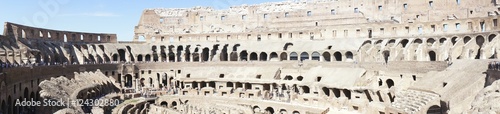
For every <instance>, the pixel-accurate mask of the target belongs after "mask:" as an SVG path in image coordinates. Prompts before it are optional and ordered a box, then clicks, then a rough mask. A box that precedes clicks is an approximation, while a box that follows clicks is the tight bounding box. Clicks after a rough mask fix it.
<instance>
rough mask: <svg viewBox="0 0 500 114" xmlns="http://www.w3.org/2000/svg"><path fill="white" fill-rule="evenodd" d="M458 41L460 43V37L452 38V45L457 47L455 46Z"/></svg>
mask: <svg viewBox="0 0 500 114" xmlns="http://www.w3.org/2000/svg"><path fill="white" fill-rule="evenodd" d="M457 41H458V37H453V38H451V43H452V44H453V45H455V44H456V43H457Z"/></svg>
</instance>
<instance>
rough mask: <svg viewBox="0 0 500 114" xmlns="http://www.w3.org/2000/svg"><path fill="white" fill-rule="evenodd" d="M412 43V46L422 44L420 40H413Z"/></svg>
mask: <svg viewBox="0 0 500 114" xmlns="http://www.w3.org/2000/svg"><path fill="white" fill-rule="evenodd" d="M413 43H414V44H422V43H423V42H422V39H415V40H413Z"/></svg>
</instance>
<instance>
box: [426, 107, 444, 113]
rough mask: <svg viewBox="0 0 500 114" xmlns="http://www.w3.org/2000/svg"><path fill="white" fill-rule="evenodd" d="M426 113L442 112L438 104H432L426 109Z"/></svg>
mask: <svg viewBox="0 0 500 114" xmlns="http://www.w3.org/2000/svg"><path fill="white" fill-rule="evenodd" d="M427 114H442V110H441V107H440V106H438V105H433V106H431V107H429V109H427Z"/></svg>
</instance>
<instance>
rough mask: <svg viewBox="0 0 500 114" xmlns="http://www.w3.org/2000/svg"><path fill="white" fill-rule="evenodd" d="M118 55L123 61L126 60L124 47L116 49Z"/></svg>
mask: <svg viewBox="0 0 500 114" xmlns="http://www.w3.org/2000/svg"><path fill="white" fill-rule="evenodd" d="M118 55H119V56H120V61H123V62H125V61H126V59H125V50H124V49H119V50H118Z"/></svg>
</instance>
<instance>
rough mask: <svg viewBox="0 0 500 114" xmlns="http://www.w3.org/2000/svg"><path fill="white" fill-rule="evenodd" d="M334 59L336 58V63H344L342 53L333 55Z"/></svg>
mask: <svg viewBox="0 0 500 114" xmlns="http://www.w3.org/2000/svg"><path fill="white" fill-rule="evenodd" d="M333 57H335V60H336V61H342V53H340V52H338V51H337V52H335V53H333Z"/></svg>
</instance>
